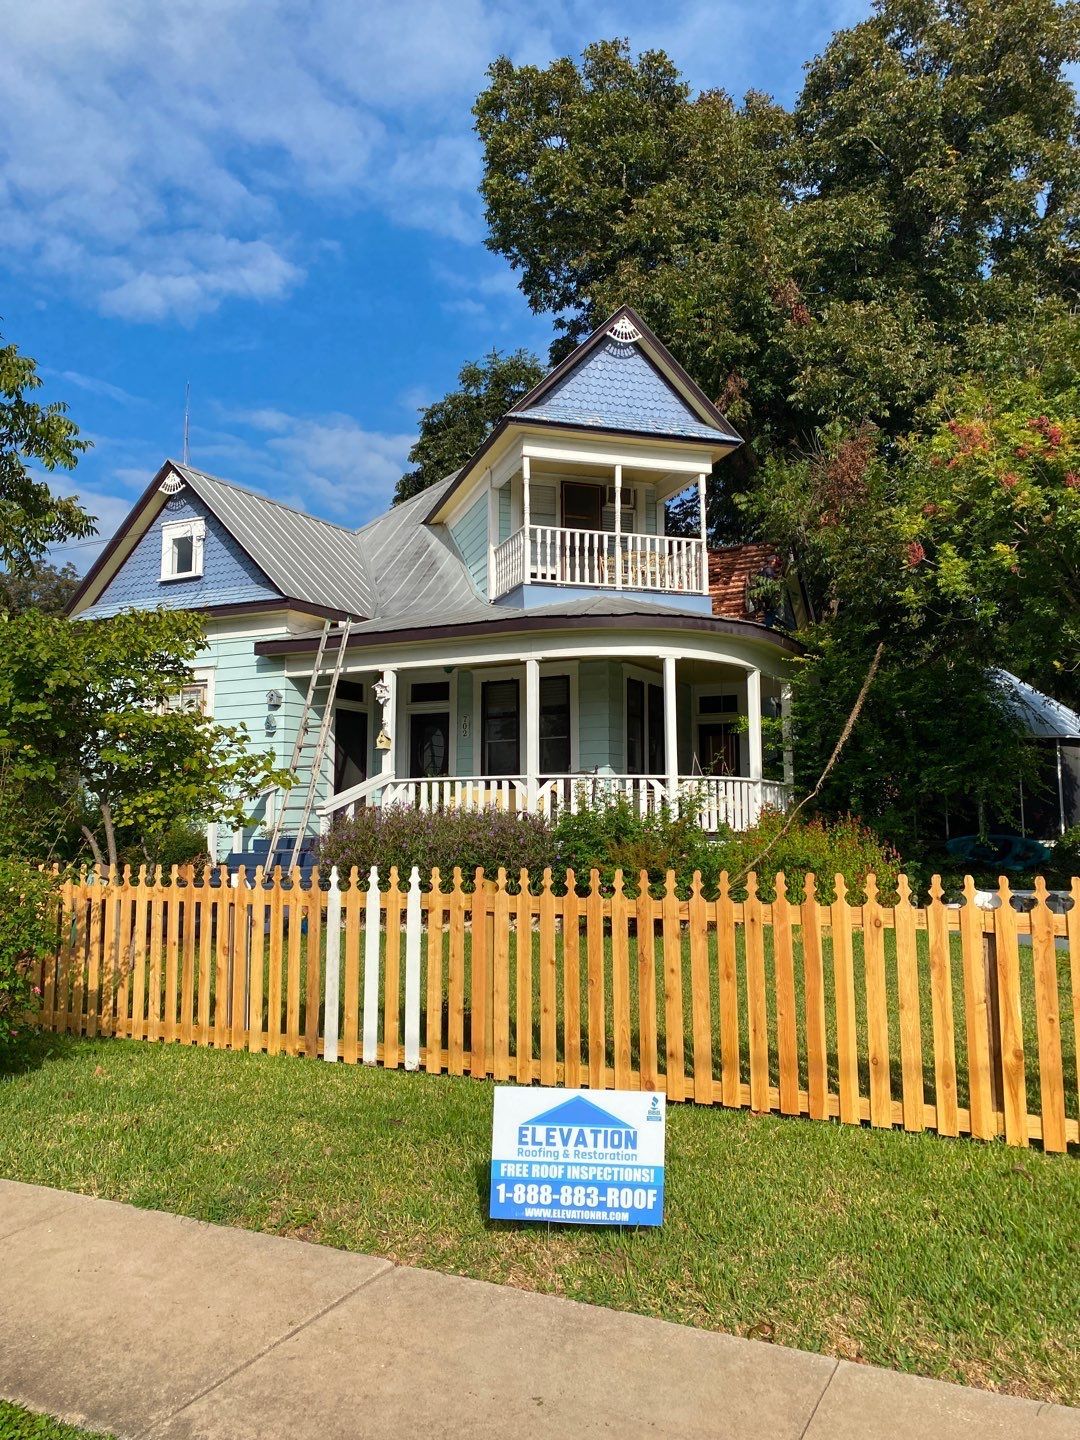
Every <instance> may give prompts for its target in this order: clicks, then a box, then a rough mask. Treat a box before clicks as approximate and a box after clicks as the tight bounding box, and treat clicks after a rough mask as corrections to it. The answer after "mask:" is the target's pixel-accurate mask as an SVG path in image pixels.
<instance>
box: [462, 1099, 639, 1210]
mask: <svg viewBox="0 0 1080 1440" xmlns="http://www.w3.org/2000/svg"><path fill="white" fill-rule="evenodd" d="M664 1099H665V1097H664V1096H663V1095H657V1094H655V1093H652V1092H639V1091H637V1090H603V1091H598V1090H551V1089H540V1090H534V1089H532V1088H531V1087H528V1086H526V1087H522V1088H519V1087H517V1086H513V1085H507V1086H498V1087H496V1090H495V1118H494V1123H493V1125H492V1136H491V1210H490V1214H491V1218H492V1220H553V1221H556V1222H557V1223H559V1224H562V1225H659V1224H660V1223H661V1222H662V1221H663V1218H664V1115H665V1109H664Z"/></svg>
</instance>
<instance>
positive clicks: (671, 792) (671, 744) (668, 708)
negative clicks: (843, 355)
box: [664, 655, 679, 805]
mask: <svg viewBox="0 0 1080 1440" xmlns="http://www.w3.org/2000/svg"><path fill="white" fill-rule="evenodd" d="M677 702H678V697H677V694H676V690H675V656H674V655H665V656H664V769H665V770H666V771H667V776H666V782H667V796H668V804H669V805H675V804H676V803H677V801H678V798H679V726H678V723H677V719H676V717H677V714H678V711H677Z"/></svg>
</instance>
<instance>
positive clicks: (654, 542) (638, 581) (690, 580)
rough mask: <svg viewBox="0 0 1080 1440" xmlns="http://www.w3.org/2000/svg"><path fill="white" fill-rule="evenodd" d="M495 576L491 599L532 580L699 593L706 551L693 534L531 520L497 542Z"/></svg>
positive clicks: (704, 588) (702, 586) (705, 575)
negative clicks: (616, 530)
mask: <svg viewBox="0 0 1080 1440" xmlns="http://www.w3.org/2000/svg"><path fill="white" fill-rule="evenodd" d="M493 581H494V590H493V592H492V597H491V598H492V599H493V600H494V599H498V597H499V596H500V595H505V594H506V593H507V591H508V590H512V589H513V588H514V587H515V586H516V585H523V584H526V583H529V582H534V581H539V582H546V583H548V584H555V585H597V586H602V587H604V588H605V589H625V590H658V591H667V592H671V593H675V594H692V595H700V594H703V593H707V592H708V556H707V554H706V550H705V544H704V542H703V541H702V540H699V539H696V538H692V537H690V536H683V535H638V534H633V533H630V534H626V533H624V534H620V535H616V534H615V533H614V532H613V531H610V530H567V529H564V528H563V527H562V526H560V525H529V526H527V527H523V528H522V529H521V530H517V531H515V533H514V534H513V535H511V536H510V537H509V538H508V539H506V540H504V541H503V542H502V544H501V545H499V546H497V547H496V550H495V556H494V575H493Z"/></svg>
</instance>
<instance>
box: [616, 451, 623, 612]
mask: <svg viewBox="0 0 1080 1440" xmlns="http://www.w3.org/2000/svg"><path fill="white" fill-rule="evenodd" d="M615 589H616V590H621V589H622V466H621V465H616V466H615Z"/></svg>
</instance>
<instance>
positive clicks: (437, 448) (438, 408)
mask: <svg viewBox="0 0 1080 1440" xmlns="http://www.w3.org/2000/svg"><path fill="white" fill-rule="evenodd" d="M543 373H544V371H543V367H542V366H541V364H540V362H539V360H537V358H536V356H535V355H531V354H530V353H529V352H528V351H527V350H515V351H514V352H513V354H512V355H503V354H500V352H499V351H498V350H492V352H491V354H490V355H486V356H485V357H484V359H483V360H481V361H479V362H477V361H471V362H470V363H469V364H467V365H463V366H462V369H461V373H460V374H459V375H458V384H459V386H460V387H461V388H460V389H458V390H451V391H450V393H449V394H447V395H444V396H443V398H442V399H441V400H437V401H436V402H435V404H434V405H429V406H428V407H427V408H426V409H425V410H421V412H420V434H419V436H418V437H417V441H416V444H415V445H414V446H413V447H412V449H411V450H410V451H409V463H410V464H412V465H414V466H415V467H416V468H415V469H414V470H410V471H409V472H408V474H406V475H403V476H402V477H401V479H400V480H399V481H398V483H397V487H396V489H395V490H394V504H395V505H400V504H401V502H402V501H403V500H408V499H410V498H411V497H412V496H413V495H418V494H419V493H420V491H421V490H426V489H427V488H428V486H429V485H434V484H435V482H436V481H437V480H444V479H445V478H446V476H447V475H449V474H451V473H452V472H453V471H454V470H457V469H459V468H460V467H461V466H462V465H464V463H465V461H466V460H467V459H468V458H469V456H470V455H471V454H472V453H473V451H474V450H478V449H479V448H480V446H481V445H482V444H483V442H484V441H485V440H486V439H487V436H488V434H489V432H490V430H491V427H492V426H493V425H494V424H495V422H496V420H498V419H499V418H500V417H501V416H502V415H504V414H505V413H506V412H507V410H512V409H513V408H514V406H515V404H516V403H517V402H518V401H519V400H520V399H521V397H522V396H523V395H524V394H525V393H526V392H527V391H529V390H531V389H532V387H533V386H534V385H535V384H536V383H537V381H538V380H539V379H540V378H541V376H542V375H543Z"/></svg>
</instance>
